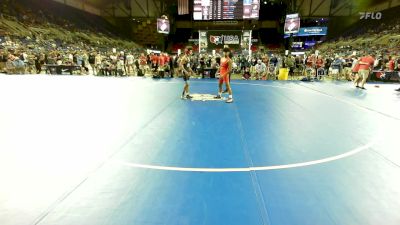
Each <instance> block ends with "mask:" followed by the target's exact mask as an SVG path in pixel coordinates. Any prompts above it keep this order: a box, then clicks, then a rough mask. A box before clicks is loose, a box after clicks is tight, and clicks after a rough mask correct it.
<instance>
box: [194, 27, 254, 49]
mask: <svg viewBox="0 0 400 225" xmlns="http://www.w3.org/2000/svg"><path fill="white" fill-rule="evenodd" d="M251 33H252V32H251V31H250V30H245V31H241V30H237V31H216V30H214V31H202V30H200V31H199V45H200V49H199V50H200V52H211V51H213V50H218V49H223V48H224V46H225V45H228V46H229V48H230V49H234V50H236V51H237V50H239V51H242V52H244V51H247V52H248V51H249V50H250V47H251Z"/></svg>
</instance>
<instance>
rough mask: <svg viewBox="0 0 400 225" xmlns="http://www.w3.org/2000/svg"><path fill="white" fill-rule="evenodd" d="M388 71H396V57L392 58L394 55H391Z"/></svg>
mask: <svg viewBox="0 0 400 225" xmlns="http://www.w3.org/2000/svg"><path fill="white" fill-rule="evenodd" d="M388 64H389V65H388V72H393V71H394V66H395V62H394V59H393V58H392V56H389V63H388Z"/></svg>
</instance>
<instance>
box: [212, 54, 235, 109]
mask: <svg viewBox="0 0 400 225" xmlns="http://www.w3.org/2000/svg"><path fill="white" fill-rule="evenodd" d="M229 53H230V51H229V48H224V57H223V58H222V59H221V62H220V67H219V74H220V77H219V87H218V88H219V90H218V95H217V96H216V98H217V99H220V98H221V95H222V85H223V84H224V83H225V85H226V88H227V89H228V93H229V98H228V100H227V101H226V103H232V102H233V95H232V88H231V84H230V82H229V73H230V72H231V70H232V60H231V59H230V58H229Z"/></svg>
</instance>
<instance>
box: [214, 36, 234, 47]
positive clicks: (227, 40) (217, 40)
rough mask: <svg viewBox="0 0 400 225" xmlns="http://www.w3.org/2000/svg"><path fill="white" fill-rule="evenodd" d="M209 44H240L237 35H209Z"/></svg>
mask: <svg viewBox="0 0 400 225" xmlns="http://www.w3.org/2000/svg"><path fill="white" fill-rule="evenodd" d="M210 43H212V44H215V45H222V44H225V45H238V44H240V38H239V36H238V35H219V36H215V35H210Z"/></svg>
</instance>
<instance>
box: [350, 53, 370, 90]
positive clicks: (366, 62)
mask: <svg viewBox="0 0 400 225" xmlns="http://www.w3.org/2000/svg"><path fill="white" fill-rule="evenodd" d="M374 57H375V54H374V53H372V54H370V55H368V56H367V55H365V56H364V57H361V59H360V61H359V62H358V64H359V65H360V66H359V68H358V69H359V70H358V76H357V78H356V80H355V81H354V83H355V85H356V87H357V88H361V89H364V90H365V87H364V85H365V83H366V82H367V79H368V77H369V73H370V71H371V69H372V67H373V66H374V62H375V58H374ZM360 82H361V86H359V84H360Z"/></svg>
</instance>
